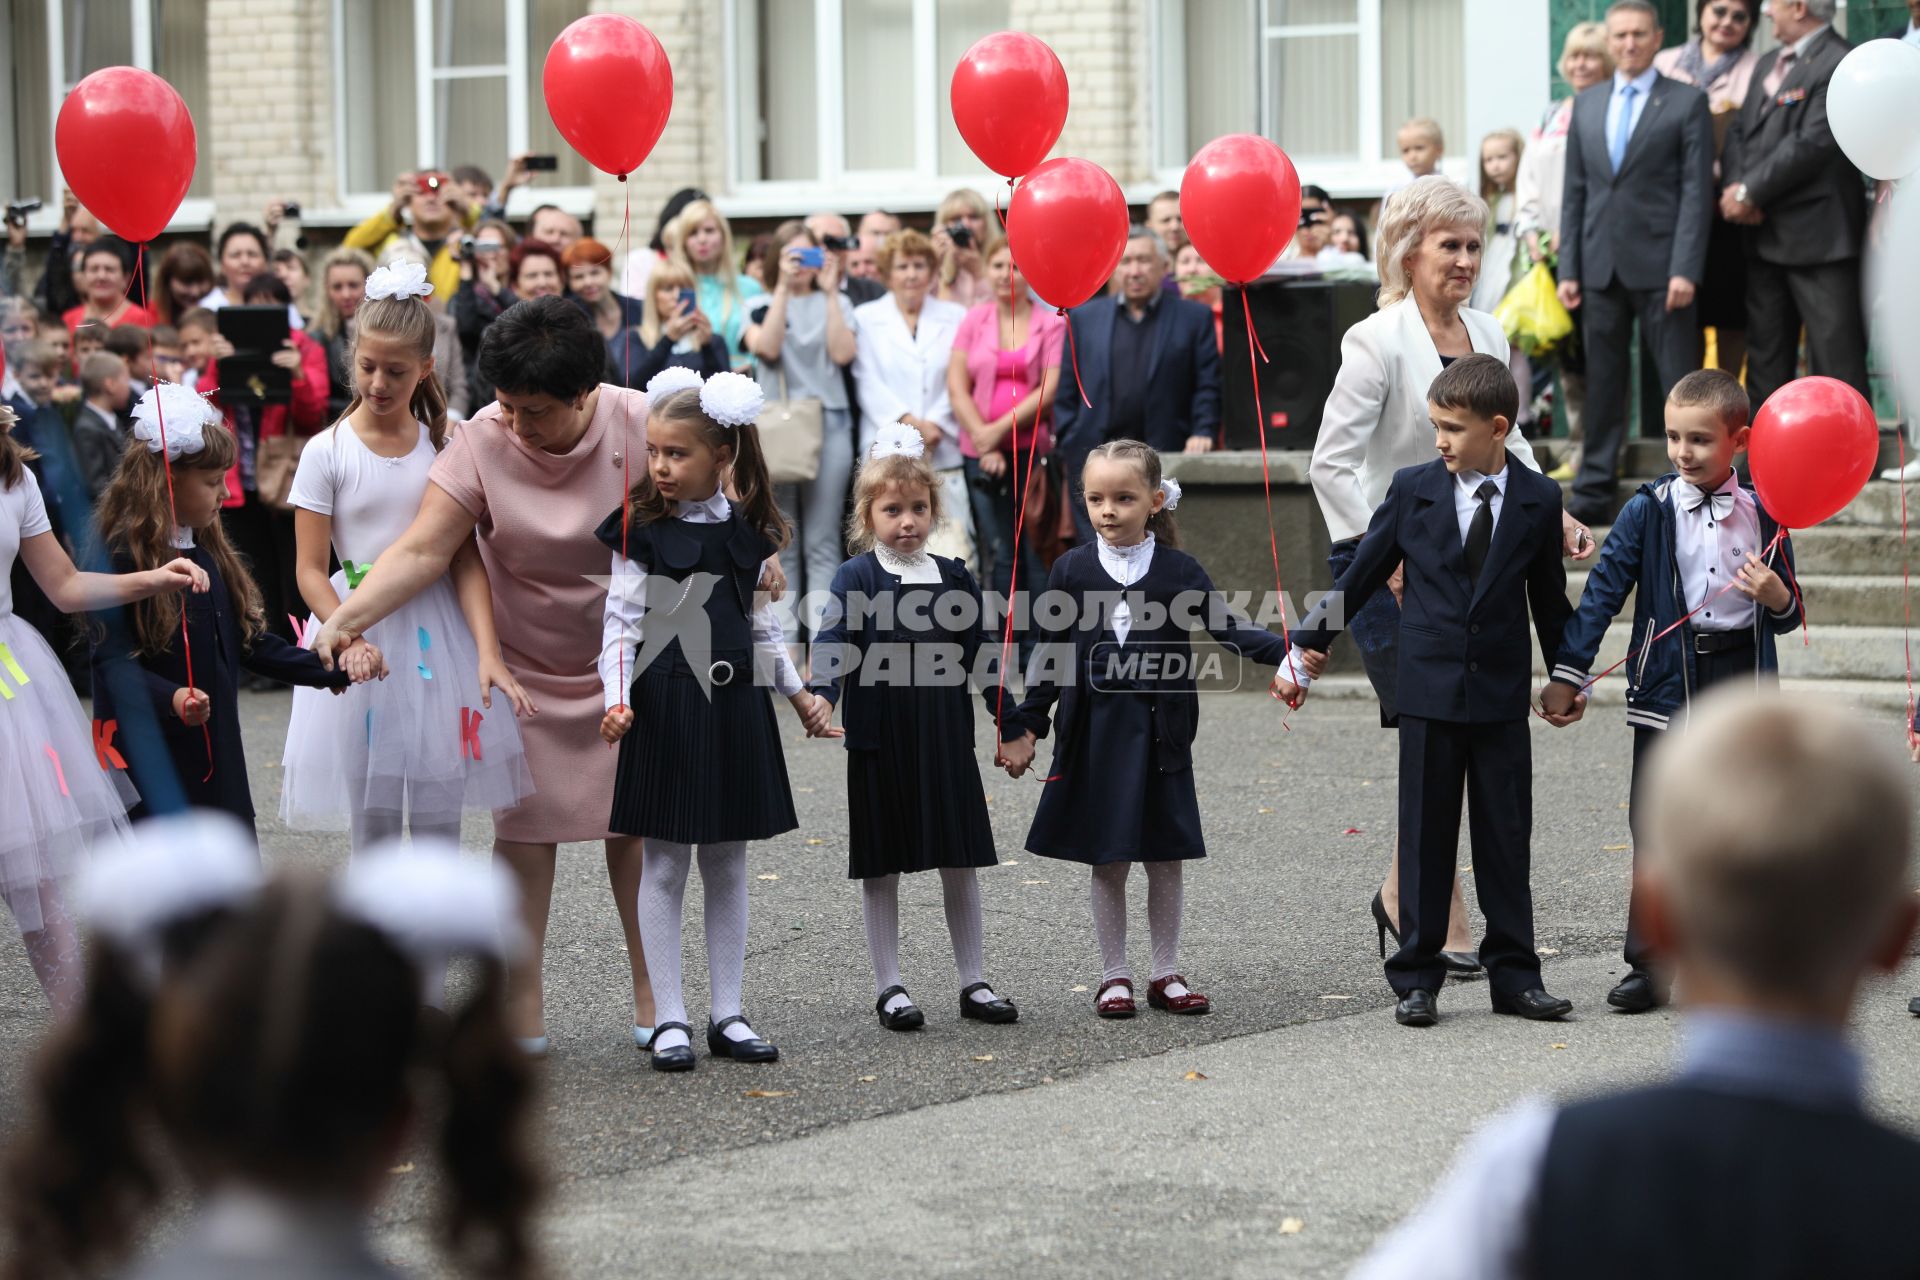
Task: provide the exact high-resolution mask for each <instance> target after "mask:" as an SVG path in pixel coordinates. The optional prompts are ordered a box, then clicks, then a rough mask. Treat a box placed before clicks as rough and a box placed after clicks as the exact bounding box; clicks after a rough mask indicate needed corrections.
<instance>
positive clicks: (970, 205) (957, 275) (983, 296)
mask: <svg viewBox="0 0 1920 1280" xmlns="http://www.w3.org/2000/svg"><path fill="white" fill-rule="evenodd" d="M991 216H992V211H991V210H990V209H988V208H987V202H986V201H985V200H983V199H982V198H981V196H980V193H979V192H978V191H975V190H973V189H972V188H971V187H961V188H960V189H959V190H957V191H949V192H948V193H947V198H946V199H944V200H942V201H941V202H940V208H939V209H938V210H936V211H935V212H934V215H933V235H932V237H931V239H932V240H933V251H934V252H935V253H937V254H939V255H940V270H939V288H938V290H937V291H936V292H935V294H934V296H935V297H937V298H939V299H940V300H941V301H942V302H955V303H958V304H959V305H961V306H962V307H971V306H972V305H974V304H975V303H976V302H987V301H990V300H991V299H992V297H993V287H992V286H991V285H990V284H989V283H988V282H987V264H986V262H985V261H984V260H983V259H982V258H981V257H980V249H981V247H982V246H983V245H985V244H986V242H987V219H988V218H990V217H991Z"/></svg>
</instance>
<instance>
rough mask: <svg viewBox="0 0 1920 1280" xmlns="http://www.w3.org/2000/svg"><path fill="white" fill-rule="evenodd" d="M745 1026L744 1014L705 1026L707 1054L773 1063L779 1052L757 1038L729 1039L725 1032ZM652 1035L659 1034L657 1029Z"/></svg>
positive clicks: (738, 1059)
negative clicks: (738, 1025) (737, 1025)
mask: <svg viewBox="0 0 1920 1280" xmlns="http://www.w3.org/2000/svg"><path fill="white" fill-rule="evenodd" d="M736 1022H737V1023H739V1024H740V1025H742V1026H746V1025H747V1018H746V1015H745V1014H740V1013H736V1014H734V1015H733V1016H732V1017H731V1018H722V1019H720V1021H718V1022H709V1023H708V1024H707V1052H708V1053H710V1054H712V1055H713V1056H714V1057H716V1058H732V1059H733V1060H734V1061H735V1062H773V1061H775V1060H776V1059H778V1058H779V1057H780V1051H779V1050H778V1049H776V1048H774V1047H773V1046H772V1045H771V1044H768V1043H767V1042H766V1041H765V1040H763V1039H761V1038H760V1037H759V1036H754V1037H753V1038H752V1039H750V1040H733V1039H729V1038H728V1036H727V1034H726V1030H727V1028H728V1027H730V1026H732V1025H733V1024H734V1023H736ZM653 1034H654V1035H655V1036H656V1037H657V1036H659V1034H660V1029H659V1028H658V1027H655V1028H654V1031H653Z"/></svg>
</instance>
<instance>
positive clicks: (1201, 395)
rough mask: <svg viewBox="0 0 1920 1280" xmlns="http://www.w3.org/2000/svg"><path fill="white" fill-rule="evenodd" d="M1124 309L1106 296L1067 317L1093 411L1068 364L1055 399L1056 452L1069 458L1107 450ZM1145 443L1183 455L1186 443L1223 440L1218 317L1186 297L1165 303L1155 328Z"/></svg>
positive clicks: (1079, 307)
mask: <svg viewBox="0 0 1920 1280" xmlns="http://www.w3.org/2000/svg"><path fill="white" fill-rule="evenodd" d="M1121 305H1122V304H1121V303H1119V302H1118V301H1116V300H1115V299H1114V298H1112V297H1110V296H1106V295H1102V296H1101V297H1098V298H1095V299H1094V300H1093V301H1092V302H1088V303H1085V304H1083V305H1081V306H1078V307H1075V308H1074V309H1073V310H1072V311H1069V312H1068V313H1067V324H1068V325H1069V326H1071V327H1072V330H1073V332H1072V335H1071V341H1072V350H1073V351H1074V352H1076V353H1077V356H1078V359H1079V362H1080V381H1081V382H1082V383H1084V384H1085V386H1086V389H1087V399H1088V400H1091V401H1092V402H1093V407H1092V408H1088V407H1087V406H1086V405H1085V404H1084V403H1082V402H1081V399H1080V388H1079V387H1077V386H1075V385H1074V380H1073V369H1072V364H1071V360H1072V358H1073V357H1069V364H1068V367H1067V368H1065V369H1062V370H1061V371H1060V373H1061V377H1060V390H1059V392H1058V393H1057V394H1056V395H1055V396H1054V401H1053V422H1054V439H1055V440H1056V441H1058V445H1057V446H1056V447H1058V448H1060V449H1062V450H1065V451H1066V454H1067V456H1068V457H1069V458H1073V457H1079V456H1083V455H1085V454H1087V453H1089V452H1091V451H1092V450H1093V448H1094V447H1095V446H1097V445H1100V444H1103V443H1105V441H1106V440H1107V438H1108V436H1109V435H1110V434H1111V432H1110V429H1109V427H1108V425H1107V410H1108V408H1109V406H1110V405H1111V403H1112V399H1113V397H1112V396H1111V395H1110V394H1109V392H1108V389H1107V388H1108V386H1109V376H1110V374H1111V371H1112V359H1111V353H1112V350H1113V325H1114V318H1115V311H1116V310H1117V309H1118V308H1119V307H1120V306H1121ZM1146 388H1147V393H1146V415H1145V417H1146V427H1147V429H1146V443H1148V444H1150V445H1152V446H1153V447H1154V448H1155V449H1158V450H1159V451H1160V452H1162V453H1179V452H1180V451H1181V450H1182V449H1184V448H1186V444H1187V437H1189V436H1218V435H1219V432H1220V346H1219V343H1218V342H1217V341H1215V339H1214V336H1213V310H1212V308H1210V307H1206V306H1203V305H1202V304H1200V303H1198V302H1189V301H1188V300H1187V299H1185V298H1170V297H1165V296H1163V297H1162V298H1161V299H1160V319H1159V323H1158V324H1156V325H1155V326H1154V329H1153V353H1152V354H1151V355H1150V356H1149V357H1148V359H1147V379H1146Z"/></svg>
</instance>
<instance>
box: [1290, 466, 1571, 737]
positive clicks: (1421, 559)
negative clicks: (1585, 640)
mask: <svg viewBox="0 0 1920 1280" xmlns="http://www.w3.org/2000/svg"><path fill="white" fill-rule="evenodd" d="M1453 495H1454V479H1453V476H1452V475H1451V474H1450V473H1449V472H1448V471H1447V467H1446V463H1444V462H1442V461H1441V460H1440V459H1438V458H1435V459H1434V460H1433V461H1432V462H1427V463H1423V464H1421V465H1420V466H1417V467H1406V468H1403V469H1402V470H1400V471H1396V472H1395V473H1394V476H1393V483H1392V484H1390V485H1389V486H1388V487H1387V496H1386V500H1385V501H1384V502H1382V503H1381V504H1380V507H1379V509H1378V510H1376V511H1375V512H1374V513H1373V522H1372V523H1371V524H1370V525H1368V526H1367V533H1366V536H1365V537H1363V538H1362V539H1361V540H1360V549H1359V551H1358V552H1356V553H1355V554H1354V558H1353V563H1352V565H1350V566H1349V567H1348V569H1347V571H1346V572H1345V573H1343V574H1341V575H1340V580H1339V581H1338V582H1336V583H1335V584H1334V594H1332V595H1330V596H1329V597H1328V598H1327V599H1325V600H1322V601H1321V602H1320V603H1319V604H1317V605H1315V606H1314V607H1313V609H1312V611H1311V612H1309V613H1308V614H1307V616H1306V617H1305V618H1304V619H1302V620H1301V623H1300V627H1299V629H1298V630H1296V631H1295V632H1294V633H1293V636H1292V639H1293V642H1294V643H1295V644H1297V645H1299V646H1300V647H1301V648H1304V649H1317V650H1320V651H1322V652H1324V651H1325V650H1326V649H1327V648H1328V646H1329V645H1331V644H1332V643H1333V637H1334V634H1335V633H1334V632H1333V631H1332V630H1331V629H1329V628H1328V627H1327V625H1326V614H1327V611H1328V609H1329V608H1330V607H1331V605H1332V603H1333V602H1334V601H1336V600H1344V603H1345V607H1346V616H1348V617H1352V616H1353V614H1354V613H1356V612H1358V611H1359V608H1360V606H1361V605H1362V604H1364V603H1366V600H1367V597H1368V596H1370V595H1372V594H1373V593H1374V592H1375V591H1378V590H1380V588H1382V587H1384V586H1386V584H1387V579H1388V578H1389V577H1391V576H1393V570H1394V566H1395V565H1398V564H1400V563H1401V562H1402V561H1404V562H1405V563H1406V586H1405V589H1404V592H1403V594H1402V598H1401V601H1400V684H1399V704H1400V710H1401V711H1402V712H1404V713H1406V714H1408V715H1414V716H1420V717H1422V718H1423V719H1427V720H1450V721H1454V722H1456V723H1462V724H1486V723H1492V722H1495V721H1501V720H1524V719H1525V718H1526V716H1527V713H1528V711H1529V709H1530V705H1531V699H1530V696H1529V695H1530V691H1531V688H1532V684H1533V660H1532V655H1531V654H1530V653H1529V652H1528V645H1527V611H1528V607H1529V606H1531V607H1532V611H1533V624H1534V627H1535V629H1537V630H1538V632H1539V634H1540V648H1541V651H1542V652H1543V653H1544V654H1545V655H1546V658H1547V661H1548V663H1549V664H1551V663H1552V661H1553V659H1554V656H1555V655H1556V654H1557V653H1558V652H1559V650H1560V634H1561V632H1562V631H1563V630H1565V628H1566V625H1567V618H1568V617H1569V616H1570V615H1571V614H1572V613H1573V606H1572V605H1571V604H1569V603H1567V571H1566V567H1565V566H1564V565H1563V564H1562V563H1561V561H1560V549H1561V545H1562V535H1561V531H1560V486H1559V485H1558V484H1556V483H1555V482H1553V481H1552V480H1549V479H1547V478H1546V477H1545V476H1543V475H1541V474H1540V473H1539V472H1537V471H1531V470H1529V469H1527V468H1526V467H1522V466H1518V465H1515V464H1513V463H1512V462H1509V463H1508V465H1507V490H1506V495H1505V496H1504V497H1503V498H1502V499H1501V503H1500V516H1499V519H1498V520H1497V521H1496V522H1495V524H1494V526H1493V545H1492V546H1491V547H1490V548H1489V549H1488V551H1487V562H1486V564H1485V565H1483V566H1482V567H1481V570H1480V583H1479V585H1478V586H1477V587H1475V586H1473V585H1472V582H1471V579H1470V578H1469V577H1468V575H1467V553H1466V546H1465V544H1464V542H1463V541H1462V539H1461V537H1460V520H1459V517H1458V516H1457V515H1456V514H1455V512H1454V505H1453Z"/></svg>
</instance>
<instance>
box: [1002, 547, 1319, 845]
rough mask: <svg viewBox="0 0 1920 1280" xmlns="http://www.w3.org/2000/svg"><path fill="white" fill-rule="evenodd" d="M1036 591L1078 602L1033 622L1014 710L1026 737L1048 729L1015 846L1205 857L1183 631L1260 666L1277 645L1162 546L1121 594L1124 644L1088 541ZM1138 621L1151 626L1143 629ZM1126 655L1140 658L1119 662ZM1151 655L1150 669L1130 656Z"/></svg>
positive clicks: (1276, 658) (1190, 671)
mask: <svg viewBox="0 0 1920 1280" xmlns="http://www.w3.org/2000/svg"><path fill="white" fill-rule="evenodd" d="M1047 589H1048V591H1050V592H1056V591H1057V592H1065V593H1067V594H1068V595H1070V596H1071V597H1072V598H1073V600H1074V601H1075V602H1076V605H1077V608H1076V610H1075V613H1076V616H1075V617H1074V618H1071V619H1069V620H1067V621H1066V622H1065V623H1057V622H1053V621H1052V620H1051V619H1048V618H1046V617H1044V616H1043V617H1041V618H1039V619H1038V621H1039V623H1040V625H1041V627H1042V635H1041V643H1040V646H1039V648H1038V649H1037V651H1036V653H1035V655H1034V664H1033V665H1030V666H1029V667H1028V671H1029V673H1030V679H1029V681H1028V696H1027V700H1026V701H1025V702H1024V703H1022V704H1021V707H1020V715H1021V718H1022V720H1023V721H1025V722H1026V724H1027V726H1028V727H1030V728H1032V729H1033V731H1034V733H1035V735H1036V736H1038V737H1045V736H1046V735H1047V732H1048V729H1049V721H1051V727H1054V728H1057V729H1058V730H1059V735H1058V737H1057V739H1056V741H1055V743H1054V748H1053V767H1052V770H1051V772H1050V775H1049V776H1048V778H1047V780H1046V790H1045V791H1043V792H1042V793H1041V795H1040V805H1039V808H1038V810H1037V811H1036V812H1035V813H1034V817H1033V827H1032V829H1031V830H1030V831H1029V832H1028V833H1027V850H1028V851H1029V852H1031V853H1037V854H1040V855H1041V856H1042V857H1047V858H1064V859H1066V860H1068V861H1071V862H1084V863H1088V864H1091V865H1094V866H1099V865H1102V864H1105V863H1110V862H1171V861H1178V860H1182V859H1188V858H1204V857H1206V855H1207V850H1206V843H1205V841H1204V840H1203V839H1202V838H1201V834H1200V805H1199V801H1198V800H1197V799H1196V798H1195V795H1194V788H1193V751H1192V748H1193V738H1194V733H1195V731H1196V729H1197V728H1198V727H1199V717H1200V698H1199V694H1198V692H1197V691H1196V688H1195V684H1196V682H1195V679H1194V655H1193V644H1192V640H1191V638H1190V636H1189V634H1188V630H1187V625H1188V624H1190V623H1192V622H1195V621H1198V622H1200V623H1202V624H1204V626H1205V629H1206V630H1207V631H1208V633H1209V634H1211V635H1212V636H1213V638H1214V639H1215V640H1218V641H1219V642H1220V643H1221V644H1222V645H1223V646H1225V647H1226V648H1227V649H1228V650H1229V651H1230V652H1232V653H1235V654H1238V655H1240V656H1242V657H1244V658H1247V659H1251V660H1252V661H1254V662H1256V663H1261V664H1265V665H1268V666H1274V665H1278V664H1279V662H1280V661H1281V660H1282V659H1283V658H1284V656H1285V653H1286V646H1285V645H1284V643H1283V642H1282V641H1281V639H1280V637H1279V636H1277V635H1275V634H1274V633H1272V632H1271V631H1268V630H1266V629H1264V628H1262V627H1257V626H1255V625H1254V624H1253V623H1252V621H1250V620H1249V619H1247V618H1246V617H1244V616H1242V615H1240V614H1238V613H1236V612H1234V611H1232V610H1230V609H1228V608H1227V605H1226V601H1225V598H1224V597H1222V596H1221V595H1220V594H1219V593H1218V592H1216V591H1215V590H1214V588H1213V580H1212V579H1211V578H1209V577H1208V576H1207V571H1206V570H1205V569H1203V568H1201V566H1200V562H1199V561H1198V560H1195V559H1194V558H1193V557H1192V556H1190V555H1188V554H1187V553H1186V552H1184V551H1180V550H1177V549H1175V548H1172V547H1167V546H1164V545H1156V546H1155V547H1154V550H1153V561H1152V563H1151V564H1150V565H1148V567H1147V571H1146V573H1145V574H1143V575H1142V576H1141V578H1140V580H1139V581H1138V582H1136V583H1134V584H1133V585H1132V586H1131V587H1129V588H1128V589H1127V591H1126V593H1125V594H1126V598H1127V601H1128V608H1129V609H1130V610H1131V612H1132V616H1133V624H1132V628H1131V630H1130V631H1129V633H1128V635H1127V640H1126V643H1125V645H1120V644H1119V643H1118V637H1117V636H1116V635H1115V633H1114V630H1113V625H1112V615H1113V604H1114V603H1115V602H1116V601H1117V599H1118V596H1119V594H1120V584H1119V583H1118V582H1117V581H1115V580H1114V578H1113V577H1112V576H1111V575H1110V574H1109V573H1108V572H1107V571H1106V569H1105V568H1104V567H1103V566H1102V565H1101V563H1100V558H1099V553H1098V551H1097V550H1096V548H1095V546H1094V545H1093V544H1091V543H1089V544H1085V545H1082V546H1078V547H1075V548H1073V549H1072V550H1071V551H1068V552H1067V553H1066V554H1065V555H1063V556H1061V557H1060V558H1059V559H1058V560H1056V561H1055V562H1054V565H1053V572H1052V574H1051V575H1050V577H1049V579H1048V582H1047ZM1101 596H1105V597H1106V599H1105V600H1101V599H1100V597H1101ZM1176 602H1178V603H1179V604H1180V605H1181V606H1182V607H1183V610H1184V616H1183V614H1182V612H1179V611H1176V610H1175V608H1173V606H1174V605H1175V604H1176ZM1150 605H1158V606H1160V607H1161V609H1162V610H1164V612H1162V614H1161V616H1160V617H1159V618H1158V619H1151V618H1148V617H1147V616H1146V614H1147V612H1148V606H1150ZM1148 621H1155V622H1157V625H1154V626H1143V625H1142V623H1143V622H1148ZM1136 646H1137V648H1136ZM1129 651H1133V653H1134V654H1137V655H1138V659H1136V661H1135V662H1134V664H1133V665H1131V666H1129V665H1128V663H1127V661H1126V659H1127V658H1128V656H1129ZM1149 654H1151V655H1153V656H1154V658H1155V661H1154V662H1153V663H1151V664H1149V663H1147V662H1145V661H1142V660H1139V659H1144V658H1145V657H1146V656H1147V655H1149ZM1056 703H1057V704H1058V706H1057V708H1056V706H1055V704H1056Z"/></svg>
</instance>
